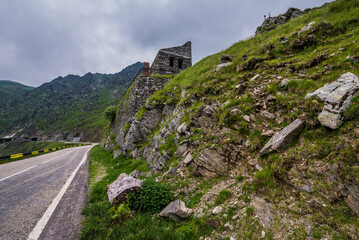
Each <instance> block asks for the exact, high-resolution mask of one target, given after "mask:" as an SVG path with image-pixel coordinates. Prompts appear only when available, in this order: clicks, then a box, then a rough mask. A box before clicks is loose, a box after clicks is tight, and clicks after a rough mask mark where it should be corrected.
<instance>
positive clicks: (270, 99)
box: [267, 95, 276, 102]
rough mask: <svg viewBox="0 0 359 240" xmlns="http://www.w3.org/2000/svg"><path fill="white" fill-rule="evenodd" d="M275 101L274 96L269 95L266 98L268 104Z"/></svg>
mask: <svg viewBox="0 0 359 240" xmlns="http://www.w3.org/2000/svg"><path fill="white" fill-rule="evenodd" d="M275 100H276V98H275V96H273V95H269V96H268V97H267V101H268V102H271V101H275Z"/></svg>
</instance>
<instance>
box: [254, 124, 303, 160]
mask: <svg viewBox="0 0 359 240" xmlns="http://www.w3.org/2000/svg"><path fill="white" fill-rule="evenodd" d="M304 124H305V122H304V121H303V120H300V119H296V120H295V121H294V122H292V123H291V124H289V125H288V126H286V127H285V128H283V129H282V130H281V131H279V132H277V133H275V134H274V135H273V137H272V138H271V139H270V140H269V141H268V142H267V144H266V145H265V146H264V147H263V148H262V149H261V150H260V154H266V153H268V152H272V151H278V150H280V149H283V148H285V147H287V146H288V144H289V143H290V142H291V141H292V140H293V139H294V138H295V137H296V136H298V134H299V133H300V132H301V131H302V130H303V127H304Z"/></svg>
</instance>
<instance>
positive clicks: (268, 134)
mask: <svg viewBox="0 0 359 240" xmlns="http://www.w3.org/2000/svg"><path fill="white" fill-rule="evenodd" d="M273 134H274V131H273V130H268V131H265V132H263V133H262V134H261V135H262V136H266V137H271V136H273Z"/></svg>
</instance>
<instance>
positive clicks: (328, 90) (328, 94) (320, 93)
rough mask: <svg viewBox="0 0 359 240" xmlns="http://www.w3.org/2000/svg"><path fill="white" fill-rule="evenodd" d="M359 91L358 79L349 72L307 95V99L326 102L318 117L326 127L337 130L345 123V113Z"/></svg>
mask: <svg viewBox="0 0 359 240" xmlns="http://www.w3.org/2000/svg"><path fill="white" fill-rule="evenodd" d="M358 90H359V79H358V77H357V76H356V75H355V74H353V73H351V72H348V73H345V74H343V75H341V76H340V77H339V78H338V79H337V80H335V81H334V82H332V83H329V84H325V85H324V86H323V87H321V88H319V89H317V90H316V91H314V92H312V93H309V94H307V96H306V97H305V98H306V99H308V98H311V97H317V98H319V99H321V100H322V101H324V103H325V105H324V108H323V110H322V112H321V113H320V114H319V116H318V120H319V122H320V123H321V124H322V125H324V126H326V127H329V128H331V129H337V128H338V127H340V125H342V123H343V116H342V114H343V112H344V111H345V109H347V108H348V107H349V106H350V105H351V100H352V98H353V97H354V95H355V93H357V92H358Z"/></svg>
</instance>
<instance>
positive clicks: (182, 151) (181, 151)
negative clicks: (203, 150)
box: [174, 142, 188, 158]
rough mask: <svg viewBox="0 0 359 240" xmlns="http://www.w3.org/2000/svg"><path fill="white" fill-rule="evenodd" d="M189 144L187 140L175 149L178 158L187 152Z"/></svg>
mask: <svg viewBox="0 0 359 240" xmlns="http://www.w3.org/2000/svg"><path fill="white" fill-rule="evenodd" d="M187 145H188V143H187V142H183V143H181V144H180V145H179V146H178V148H177V150H176V151H175V153H174V156H175V157H178V158H179V157H182V156H183V155H184V154H185V153H186V152H187Z"/></svg>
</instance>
